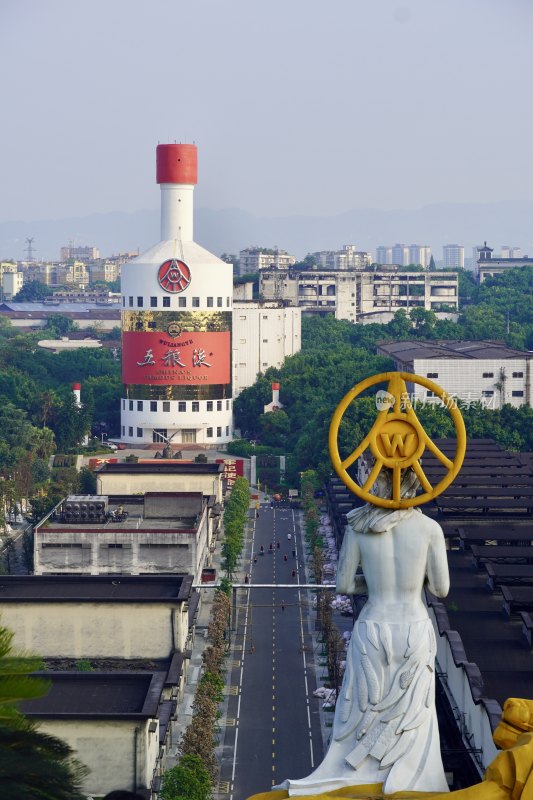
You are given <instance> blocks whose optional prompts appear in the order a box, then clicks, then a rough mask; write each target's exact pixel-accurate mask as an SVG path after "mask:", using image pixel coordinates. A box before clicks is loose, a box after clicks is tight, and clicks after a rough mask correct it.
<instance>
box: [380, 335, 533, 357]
mask: <svg viewBox="0 0 533 800" xmlns="http://www.w3.org/2000/svg"><path fill="white" fill-rule="evenodd" d="M377 349H378V352H379V353H381V354H383V355H387V356H389V357H391V358H396V359H398V360H401V361H404V362H412V361H413V360H414V359H421V358H464V359H477V360H479V359H501V358H527V357H531V354H530V353H527V352H524V351H523V350H515V349H514V348H512V347H507V345H506V344H504V343H503V342H491V341H471V340H468V339H466V340H456V341H454V340H446V341H425V340H422V339H416V340H407V341H401V342H381V343H380V344H378V348H377Z"/></svg>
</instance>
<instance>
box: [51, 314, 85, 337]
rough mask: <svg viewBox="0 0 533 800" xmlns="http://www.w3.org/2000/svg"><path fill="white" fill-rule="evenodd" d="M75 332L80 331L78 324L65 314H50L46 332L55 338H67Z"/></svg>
mask: <svg viewBox="0 0 533 800" xmlns="http://www.w3.org/2000/svg"><path fill="white" fill-rule="evenodd" d="M75 330H78V326H77V324H76V323H75V322H74V321H73V320H72V319H70V317H66V316H65V315H64V314H50V316H49V317H48V319H47V320H46V325H45V331H47V332H48V331H50V332H51V333H52V334H53V335H55V336H67V335H68V334H69V333H70V332H71V331H75Z"/></svg>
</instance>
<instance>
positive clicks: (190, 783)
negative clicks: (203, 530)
mask: <svg viewBox="0 0 533 800" xmlns="http://www.w3.org/2000/svg"><path fill="white" fill-rule="evenodd" d="M249 507H250V487H249V484H248V481H247V480H246V479H245V478H242V477H239V478H237V479H236V481H235V483H234V485H233V489H232V491H231V494H230V496H229V498H228V500H227V501H226V507H225V509H224V517H223V522H224V543H223V545H222V556H223V569H224V571H225V578H224V579H223V580H222V581H221V587H220V588H219V589H217V590H216V592H215V598H214V601H213V608H212V610H211V618H210V621H209V626H208V629H207V639H208V642H209V644H208V646H207V647H206V648H205V650H204V652H203V655H202V661H203V670H204V671H203V674H202V677H201V678H200V680H199V682H198V686H197V689H196V692H195V695H194V703H193V715H192V720H191V722H190V724H189V726H188V727H187V729H186V731H185V733H184V734H183V737H182V740H181V742H180V746H179V750H180V754H181V759H180V762H179V764H178V765H177V766H176V767H173V768H172V769H170V770H168V771H167V772H166V773H165V775H164V777H163V787H162V791H161V798H162V800H209V798H210V797H211V787H212V784H213V783H214V781H215V780H216V776H217V772H218V766H217V762H216V758H215V748H216V746H217V724H218V720H219V718H220V711H219V705H220V703H221V702H222V700H223V688H224V678H223V674H224V663H225V658H226V654H227V647H228V644H229V631H230V627H231V602H230V593H231V580H232V579H233V575H234V572H235V569H236V567H237V560H238V558H239V556H240V554H241V551H242V548H243V545H244V531H245V526H246V521H247V519H248V511H249Z"/></svg>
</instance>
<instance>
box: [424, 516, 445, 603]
mask: <svg viewBox="0 0 533 800" xmlns="http://www.w3.org/2000/svg"><path fill="white" fill-rule="evenodd" d="M433 525H434V526H435V527H433V526H432V529H431V533H430V540H429V549H428V560H427V586H428V589H429V591H430V592H431V593H432V594H434V595H435V596H436V597H446V595H447V594H448V592H449V590H450V573H449V570H448V556H447V554H446V542H445V539H444V534H443V532H442V528H441V527H440V525H439V524H438V523H433Z"/></svg>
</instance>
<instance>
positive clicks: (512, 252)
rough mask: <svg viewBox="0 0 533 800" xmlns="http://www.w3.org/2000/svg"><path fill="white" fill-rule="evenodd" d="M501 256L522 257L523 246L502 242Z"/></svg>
mask: <svg viewBox="0 0 533 800" xmlns="http://www.w3.org/2000/svg"><path fill="white" fill-rule="evenodd" d="M500 258H522V248H521V247H509V245H508V244H502V246H501V249H500Z"/></svg>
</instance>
